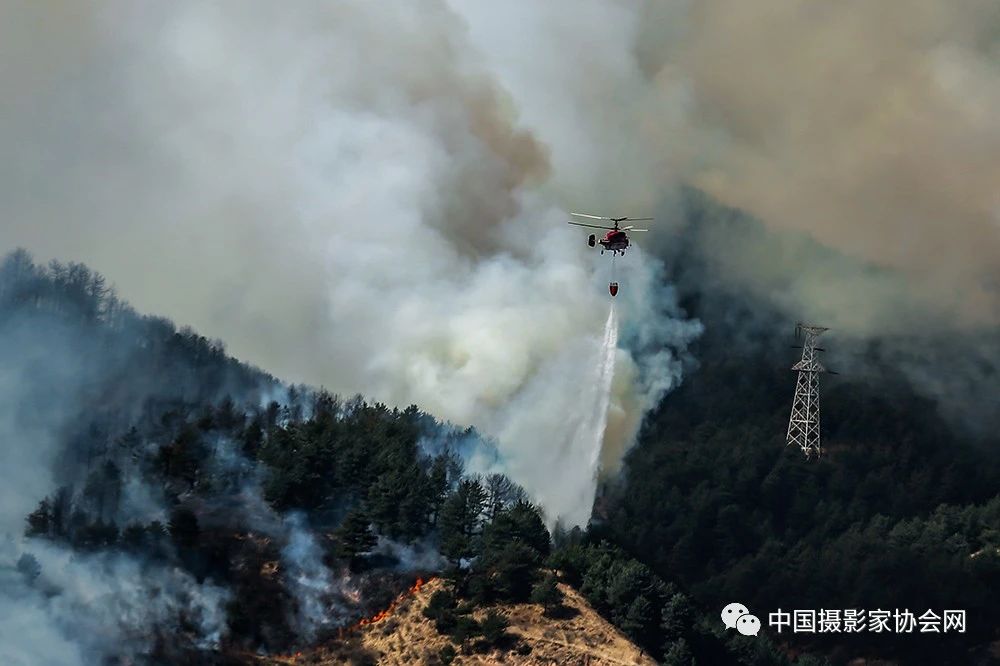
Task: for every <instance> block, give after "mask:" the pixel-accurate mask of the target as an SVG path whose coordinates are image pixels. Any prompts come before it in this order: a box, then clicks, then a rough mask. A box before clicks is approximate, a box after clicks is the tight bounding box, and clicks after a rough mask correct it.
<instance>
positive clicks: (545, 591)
mask: <svg viewBox="0 0 1000 666" xmlns="http://www.w3.org/2000/svg"><path fill="white" fill-rule="evenodd" d="M562 600H563V595H562V592H560V591H559V586H558V584H557V579H556V576H555V574H553V573H551V572H549V573H547V574H545V577H544V578H543V579H542V580H540V581H539V582H538V583H536V584H535V586H534V587H533V588H531V603H533V604H539V605H540V606H542V607H543V608H544V609H545V614H546V615H551V614H552V612H553V611H555V610H556V609H557V608H559V606H560V605H562Z"/></svg>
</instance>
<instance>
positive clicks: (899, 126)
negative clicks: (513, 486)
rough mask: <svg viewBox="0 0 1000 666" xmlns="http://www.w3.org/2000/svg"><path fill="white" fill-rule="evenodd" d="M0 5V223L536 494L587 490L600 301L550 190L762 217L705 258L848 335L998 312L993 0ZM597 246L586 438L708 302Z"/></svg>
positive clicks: (663, 382)
mask: <svg viewBox="0 0 1000 666" xmlns="http://www.w3.org/2000/svg"><path fill="white" fill-rule="evenodd" d="M0 12H2V16H0V19H2V20H0V57H2V61H3V62H4V63H5V65H4V66H3V68H2V69H0V86H2V87H3V89H4V90H6V91H7V95H5V97H6V98H8V99H9V103H8V104H7V105H5V107H4V109H3V111H0V142H2V144H3V145H4V146H5V151H4V154H3V157H2V158H0V201H2V202H3V204H2V205H3V211H2V216H3V224H2V226H0V247H4V248H7V249H12V248H13V247H15V246H24V247H26V248H27V249H29V250H30V251H32V252H33V253H35V254H36V255H37V256H38V257H39V258H41V259H43V260H45V259H47V258H50V257H61V258H67V259H74V260H81V261H85V262H87V263H89V264H91V265H93V266H94V267H95V268H96V269H98V270H100V271H102V272H104V273H105V274H107V275H108V276H109V278H110V279H111V280H112V281H113V282H114V283H115V284H116V285H117V286H118V288H119V289H120V291H121V292H122V294H123V296H124V297H126V298H127V299H129V300H130V301H132V302H133V303H134V304H135V305H136V306H137V307H138V308H139V309H140V310H143V311H150V312H157V313H162V314H164V315H166V316H169V317H171V318H173V319H174V320H176V321H178V322H180V323H183V324H190V325H192V326H194V327H195V328H196V329H198V330H199V331H201V332H202V333H204V334H205V335H208V336H210V337H219V338H222V339H224V340H225V341H226V343H227V344H228V346H229V350H230V351H231V352H232V353H233V354H234V355H236V356H238V357H240V358H244V359H246V360H248V361H250V362H253V363H256V364H258V365H260V366H262V367H265V368H267V369H268V370H269V371H271V372H273V373H275V374H276V375H278V376H281V377H283V378H286V379H289V380H293V381H305V382H309V383H312V384H317V385H324V386H326V387H328V388H330V389H331V390H334V391H340V392H346V393H353V392H363V393H365V394H366V395H369V396H371V397H373V398H375V399H381V400H385V401H388V402H390V403H395V404H405V403H409V402H416V403H417V404H419V405H420V406H421V407H422V408H424V409H427V410H428V411H430V412H433V413H435V414H438V415H440V416H441V417H444V418H448V419H452V420H454V421H456V422H459V423H463V424H464V423H471V424H475V425H477V426H479V427H480V428H482V429H483V430H484V431H485V432H487V433H488V434H491V435H494V436H498V437H499V438H500V448H501V452H502V453H503V454H504V455H505V457H506V464H507V466H508V469H509V471H510V472H511V473H512V475H514V476H515V478H517V479H518V480H519V481H521V482H522V483H524V484H525V485H526V486H527V487H528V489H529V490H530V491H532V492H533V493H534V494H535V495H536V497H540V498H541V499H543V500H544V501H545V503H546V505H547V507H548V508H549V509H550V511H551V512H553V513H555V514H567V513H569V512H574V511H575V512H577V513H579V511H581V509H579V506H578V505H579V497H580V496H581V495H580V493H581V492H583V493H584V495H586V494H587V493H588V492H590V489H591V488H592V481H591V480H590V478H589V476H590V474H591V470H589V468H588V467H587V466H586V465H583V466H581V467H579V468H573V467H572V466H573V465H575V464H576V461H578V460H582V454H583V452H581V451H580V450H578V449H577V448H574V447H576V446H577V445H576V444H575V443H574V442H573V441H572V432H573V429H572V428H571V427H569V426H567V421H568V420H572V419H573V417H574V416H575V412H574V409H577V402H578V401H577V400H576V399H575V398H576V396H575V393H574V391H575V387H577V386H579V385H581V384H582V383H584V382H586V381H587V378H588V377H590V376H591V374H592V372H593V367H594V365H595V363H596V362H597V354H598V346H599V345H598V343H599V337H600V335H601V323H602V322H603V321H605V319H606V317H607V313H608V310H607V307H608V306H607V296H606V291H605V286H604V285H605V283H606V282H607V280H608V278H609V273H608V265H607V264H608V262H602V261H600V259H599V258H598V257H595V256H594V255H595V254H596V253H589V254H588V252H587V248H586V247H585V246H584V243H583V238H584V234H581V233H579V232H578V230H573V229H570V228H568V227H566V225H564V224H563V221H564V219H565V212H566V211H568V210H580V209H584V210H589V211H591V212H596V213H615V214H630V215H645V214H648V213H651V212H655V213H656V215H657V217H658V219H657V222H656V224H655V225H654V232H653V233H651V234H649V235H648V238H643V239H641V240H642V241H643V242H645V243H646V244H647V247H649V248H656V249H657V251H658V252H662V253H664V254H665V255H668V254H669V250H670V247H671V245H672V239H673V238H675V236H676V234H678V233H681V232H682V230H683V227H684V225H685V224H687V220H686V219H685V217H684V216H683V215H682V213H681V207H680V206H679V205H678V199H679V197H680V187H681V186H682V185H686V186H695V187H697V188H700V189H702V190H704V191H705V192H707V193H708V194H709V195H710V196H711V197H713V198H715V199H717V200H718V201H720V202H722V203H724V204H727V205H730V206H733V207H736V208H740V209H742V210H744V211H746V212H748V213H749V214H751V215H753V216H755V217H756V218H757V219H759V220H760V221H761V223H762V224H763V227H761V228H759V229H758V228H753V229H750V228H748V227H745V226H740V225H730V226H710V227H708V228H706V229H705V230H702V231H700V232H699V233H698V234H697V235H695V238H696V241H697V247H698V249H699V251H701V252H703V253H704V254H705V256H706V257H707V258H708V259H707V261H708V264H707V268H708V269H709V271H708V275H709V276H710V279H711V280H713V281H719V282H721V283H723V284H725V283H730V284H738V285H741V286H743V287H746V288H748V289H750V290H752V291H754V292H755V293H757V294H758V295H761V296H762V297H764V298H766V299H768V300H770V301H772V302H773V303H774V304H775V305H777V306H779V307H780V308H781V309H782V311H783V312H785V313H787V315H788V319H789V321H795V320H797V319H804V320H812V321H818V322H820V323H823V324H826V325H828V326H831V327H834V329H835V330H836V331H837V334H838V335H841V336H844V337H845V338H850V337H853V338H856V339H858V340H861V341H864V340H867V339H869V338H873V337H876V336H880V335H899V334H902V333H905V332H908V331H914V330H917V331H921V332H925V331H934V332H940V331H950V330H952V329H955V330H959V331H962V334H963V335H969V336H973V337H975V336H976V335H977V332H978V331H984V330H990V331H992V330H994V329H993V327H994V326H995V325H996V324H997V323H998V320H1000V307H998V305H1000V298H998V296H1000V290H998V274H1000V261H998V260H1000V229H998V209H1000V200H998V194H997V189H996V186H995V184H996V182H997V180H998V176H1000V158H998V155H1000V152H998V148H1000V119H998V118H997V116H996V114H994V113H992V109H995V108H996V106H997V102H998V101H1000V77H998V76H997V74H998V71H997V70H998V65H997V62H998V61H997V58H996V55H997V48H998V47H997V35H998V30H1000V10H998V9H997V7H996V5H995V3H989V2H985V1H983V2H979V1H971V2H964V3H960V4H956V3H946V2H934V1H932V0H915V1H914V0H907V1H905V2H904V1H898V2H883V3H866V2H856V1H851V2H843V3H837V4H833V5H817V4H815V3H810V2H804V1H802V2H795V1H791V0H785V1H781V0H767V1H765V2H759V3H752V4H751V3H742V2H737V1H735V0H707V1H704V2H697V3H692V2H654V3H643V4H637V3H631V2H596V1H589V0H588V1H581V2H572V3H570V2H554V3H544V4H541V3H528V2H522V3H506V4H503V5H500V4H497V3H491V2H485V1H484V2H472V1H455V2H424V3H420V4H419V5H414V4H412V3H403V2H398V3H379V4H377V5H376V4H372V3H363V2H338V3H332V2H330V3H327V2H303V3H296V5H295V6H294V7H293V8H289V7H278V6H276V5H274V4H273V3H267V2H251V3H246V2H239V3H236V2H213V3H194V2H177V3H170V4H169V5H164V4H162V3H152V2H140V3H125V2H115V1H113V0H106V1H104V2H98V3H88V4H86V5H65V4H62V3H38V2H8V3H5V5H4V7H3V9H2V10H0ZM605 259H606V258H605ZM619 264H620V266H619V268H620V271H622V272H621V274H620V275H619V278H620V281H621V282H622V283H623V285H625V286H624V289H623V293H622V295H621V296H620V297H619V301H620V303H619V306H620V307H621V308H622V311H621V312H620V313H619V314H620V319H621V321H622V322H623V324H622V325H623V335H622V346H623V348H627V349H628V350H629V351H625V350H624V349H623V351H622V355H623V357H624V358H622V359H621V360H620V361H621V362H619V363H618V365H617V374H616V381H615V383H614V386H615V396H614V399H613V401H612V410H614V411H615V413H616V416H615V417H614V418H612V419H611V420H610V421H609V424H610V425H611V426H612V427H613V431H612V434H613V436H610V437H608V438H607V441H606V442H605V448H606V451H605V455H604V459H605V467H607V468H614V467H615V466H616V465H617V462H616V461H617V460H619V459H620V454H621V451H622V450H623V449H624V448H625V447H626V446H627V445H628V443H629V442H630V441H631V439H632V433H633V432H634V430H635V427H636V426H637V424H638V421H639V418H640V416H641V414H642V412H643V411H644V409H646V408H647V407H648V406H649V405H650V404H652V403H653V402H654V401H655V400H656V399H657V398H658V397H659V396H660V395H661V394H662V392H663V391H664V390H668V389H669V388H670V387H671V386H672V385H673V384H674V383H676V381H677V380H678V379H679V378H680V376H681V370H682V365H681V363H680V361H679V359H680V358H681V357H683V355H684V350H685V349H686V347H687V345H688V343H689V342H690V341H691V340H692V339H693V338H694V337H696V336H697V334H698V331H699V325H698V324H697V322H691V321H687V320H686V319H685V317H684V315H683V313H681V312H680V311H679V310H678V309H677V308H676V306H675V297H674V295H673V293H672V292H671V290H670V289H669V288H664V287H662V286H661V285H660V284H659V282H658V280H657V278H656V276H657V275H658V274H659V271H661V267H660V266H659V265H658V263H657V261H655V260H651V259H648V258H647V259H644V258H643V256H642V255H641V254H640V253H639V252H636V253H633V254H632V255H631V256H630V257H627V258H626V260H625V261H620V262H619ZM629 271H631V272H629ZM785 323H786V322H780V324H781V325H785ZM736 333H737V332H734V335H735V334H736ZM930 348H934V347H933V345H930V346H927V345H925V346H922V347H919V348H918V349H916V351H914V353H913V354H911V356H913V357H915V358H916V360H917V363H916V364H915V368H916V369H915V370H914V375H915V376H917V377H921V376H922V377H927V378H931V379H936V380H937V382H938V383H941V381H942V380H941V373H940V372H938V371H937V368H939V367H940V366H939V365H938V360H934V359H928V357H927V353H926V350H927V349H930ZM983 356H984V357H985V358H986V359H987V360H988V361H989V362H992V361H993V360H995V355H994V354H993V349H992V348H989V349H987V350H985V351H983ZM967 365H968V366H969V368H968V370H969V372H968V374H965V373H963V374H962V377H963V378H967V379H969V381H973V382H975V381H980V380H982V379H983V378H984V377H988V375H983V367H984V366H983V364H982V363H979V362H973V363H969V364H967ZM921 373H922V374H921ZM654 379H656V380H657V381H653V380H654ZM919 381H923V380H919ZM931 383H933V382H931V381H929V380H928V381H927V384H928V390H930V391H931V392H938V393H940V392H942V391H944V390H945V389H944V388H941V389H940V390H939V389H937V388H932V387H931V386H930V385H931ZM961 386H964V385H962V384H960V386H959V388H958V389H955V388H954V387H948V388H947V391H949V392H951V393H954V392H955V390H961ZM553 467H556V468H559V469H563V470H564V473H563V477H564V478H566V479H571V480H572V479H576V481H566V482H565V485H566V488H565V489H563V488H561V487H555V484H552V483H550V478H549V477H550V475H551V469H552V468H553ZM580 519H581V518H580V515H576V514H574V520H580Z"/></svg>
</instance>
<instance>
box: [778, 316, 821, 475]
mask: <svg viewBox="0 0 1000 666" xmlns="http://www.w3.org/2000/svg"><path fill="white" fill-rule="evenodd" d="M826 330H828V329H826V328H824V327H822V326H807V325H805V324H799V325H797V326H796V327H795V335H796V337H799V336H804V337H803V341H802V359H801V360H800V361H799V362H798V363H796V364H795V365H793V366H792V370H798V372H799V378H798V381H797V382H796V384H795V398H794V399H793V400H792V415H791V417H790V418H789V419H788V436H787V438H786V446H788V445H791V444H797V445H798V446H799V448H800V449H802V452H803V453H805V454H806V457H807V458H811V457H812V456H814V455H815V456H816V457H819V456H820V455H821V454H822V453H823V447H821V446H820V439H819V374H820V373H821V372H826V368H824V367H823V364H822V363H820V362H819V359H818V357H817V355H816V353H817V352H820V351H823V349H822V347H817V346H816V340H817V338H819V336H820V335H821V334H822V333H823V331H826Z"/></svg>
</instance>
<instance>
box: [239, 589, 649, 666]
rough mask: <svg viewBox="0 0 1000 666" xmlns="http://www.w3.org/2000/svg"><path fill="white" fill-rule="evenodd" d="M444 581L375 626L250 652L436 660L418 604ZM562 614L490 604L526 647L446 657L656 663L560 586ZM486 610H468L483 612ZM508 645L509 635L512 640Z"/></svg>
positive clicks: (314, 659)
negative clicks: (324, 641) (284, 648)
mask: <svg viewBox="0 0 1000 666" xmlns="http://www.w3.org/2000/svg"><path fill="white" fill-rule="evenodd" d="M443 585H444V583H443V582H442V581H441V580H434V581H431V582H430V583H427V584H426V585H424V587H423V588H422V589H420V590H419V591H418V592H417V593H415V594H414V595H413V596H412V597H409V598H408V599H406V600H405V601H404V602H403V603H401V604H400V606H399V607H398V608H397V609H396V612H395V613H394V614H393V615H392V616H391V617H389V618H386V619H384V620H382V621H380V622H377V623H375V624H371V625H368V626H366V627H362V628H361V629H358V630H357V631H355V632H353V633H352V634H351V635H350V636H348V637H346V638H345V639H343V640H339V641H336V642H333V643H330V644H328V645H325V646H321V647H317V648H315V649H313V650H309V651H306V652H303V653H302V654H301V655H298V656H294V657H268V658H258V659H257V663H258V664H259V665H260V666H265V665H266V666H276V665H278V664H295V665H296V666H306V665H310V666H333V665H334V664H352V665H361V664H379V665H381V664H385V665H387V666H393V665H398V666H403V665H410V664H437V663H440V661H439V659H438V655H439V654H440V653H441V650H442V649H443V648H444V647H445V646H446V645H451V641H450V639H449V638H448V637H447V636H442V635H440V634H439V633H438V632H437V630H436V629H435V628H434V625H433V623H432V622H431V621H430V620H428V619H426V618H425V617H424V616H423V615H422V614H421V610H423V608H424V606H426V605H427V601H428V599H430V596H431V595H432V594H434V592H435V591H437V590H439V589H441V588H442V587H443ZM559 587H560V589H561V590H562V592H563V594H564V596H565V606H566V608H567V612H566V613H563V614H560V617H559V618H550V617H546V616H545V615H544V614H543V613H542V608H541V606H536V605H533V604H516V605H506V606H497V607H496V610H498V611H499V612H500V613H502V614H503V615H504V616H506V617H507V619H508V621H509V622H510V628H509V629H508V632H509V633H510V634H511V635H512V636H514V637H516V638H517V642H518V643H520V644H521V645H526V646H528V647H530V648H531V651H530V653H528V654H520V653H519V651H518V650H517V649H511V650H508V651H503V652H501V651H499V650H494V651H492V652H488V653H485V654H476V653H473V652H472V651H471V650H463V649H462V648H460V647H458V646H454V645H453V647H455V648H456V652H457V655H456V657H455V659H454V661H453V662H452V663H453V664H455V665H456V666H466V665H468V666H472V665H477V666H478V665H482V666H485V665H493V664H496V665H499V664H526V665H529V664H532V665H539V666H540V665H543V664H544V665H545V666H548V665H550V664H559V665H560V666H561V665H563V664H581V665H584V664H585V665H588V666H612V665H629V666H632V665H641V666H647V665H648V666H655V664H656V662H655V661H654V660H653V659H651V658H650V657H649V656H648V655H645V654H643V653H642V651H641V650H639V648H637V647H636V646H635V645H633V644H632V643H631V642H630V641H629V640H628V639H627V638H626V637H625V636H624V635H623V634H622V633H621V632H620V631H618V630H617V629H615V628H614V627H613V626H612V625H611V624H609V623H608V622H607V621H606V620H604V619H603V618H601V617H600V616H599V615H598V614H597V613H596V612H594V610H593V609H591V608H590V606H589V605H588V604H587V602H586V601H585V600H584V599H583V598H582V597H581V596H580V595H579V594H577V593H576V592H575V591H574V590H573V589H571V588H569V587H567V586H565V585H560V586H559ZM487 610H489V609H486V608H483V609H480V610H478V611H477V612H476V613H475V617H476V618H477V619H480V620H481V619H482V618H483V616H485V614H486V612H487ZM512 643H513V641H512Z"/></svg>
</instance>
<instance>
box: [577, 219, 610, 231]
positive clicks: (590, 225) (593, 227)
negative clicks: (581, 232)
mask: <svg viewBox="0 0 1000 666" xmlns="http://www.w3.org/2000/svg"><path fill="white" fill-rule="evenodd" d="M566 224H575V225H576V226H578V227H590V228H591V229H610V230H612V231H614V227H606V226H603V225H600V224H586V223H584V222H574V221H573V220H567V221H566Z"/></svg>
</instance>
